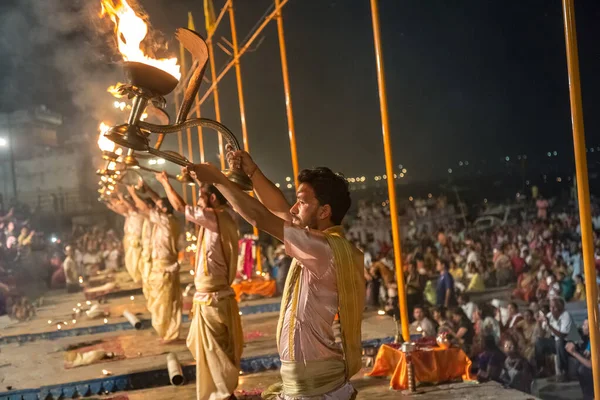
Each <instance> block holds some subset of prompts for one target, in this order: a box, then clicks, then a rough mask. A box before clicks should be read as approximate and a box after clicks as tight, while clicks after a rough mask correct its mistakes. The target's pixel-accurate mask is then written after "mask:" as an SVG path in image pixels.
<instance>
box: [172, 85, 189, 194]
mask: <svg viewBox="0 0 600 400" xmlns="http://www.w3.org/2000/svg"><path fill="white" fill-rule="evenodd" d="M173 100H174V103H175V109H176V110H179V96H178V95H177V93H174V95H173ZM177 148H178V149H179V154H183V138H182V135H181V131H178V132H177ZM181 188H182V189H181V190H182V196H183V199H184V200H185V201H186V202H187V185H186V184H185V182H182V183H181Z"/></svg>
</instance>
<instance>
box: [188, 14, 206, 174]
mask: <svg viewBox="0 0 600 400" xmlns="http://www.w3.org/2000/svg"><path fill="white" fill-rule="evenodd" d="M188 29H191V30H192V31H195V30H196V26H195V25H194V17H193V16H192V13H191V12H189V11H188ZM198 100H199V97H198V93H196V101H195V102H194V108H195V109H196V117H197V118H200V114H201V113H200V102H199V101H198ZM198 150H200V162H201V163H203V162H204V137H203V135H202V127H201V126H200V125H198Z"/></svg>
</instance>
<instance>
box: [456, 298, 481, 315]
mask: <svg viewBox="0 0 600 400" xmlns="http://www.w3.org/2000/svg"><path fill="white" fill-rule="evenodd" d="M457 301H458V305H459V306H460V308H462V310H463V311H464V312H465V315H466V316H467V318H469V320H470V321H471V322H474V321H473V319H474V318H473V315H474V314H475V311H476V310H477V309H478V308H477V305H476V304H475V303H473V302H472V301H471V299H470V297H469V295H468V294H467V293H461V294H459V295H458V297H457Z"/></svg>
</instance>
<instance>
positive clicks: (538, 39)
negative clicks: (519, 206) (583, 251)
mask: <svg viewBox="0 0 600 400" xmlns="http://www.w3.org/2000/svg"><path fill="white" fill-rule="evenodd" d="M3 3H4V2H3ZM17 3H18V4H19V5H18V7H17V5H16V4H17ZM41 3H42V0H28V1H25V2H17V1H15V0H13V1H12V4H11V1H8V2H6V4H3V5H2V6H0V23H1V22H5V23H11V24H12V25H9V26H8V27H6V26H5V27H4V28H3V29H2V32H0V33H3V34H4V35H3V37H2V39H1V43H0V44H1V46H0V51H1V52H2V53H4V55H5V57H0V59H4V61H1V62H0V70H3V75H4V78H2V79H3V82H2V84H3V86H4V88H5V91H4V92H5V93H4V94H3V95H2V97H3V98H2V99H1V101H0V107H1V108H2V109H3V110H10V109H14V108H18V107H17V105H19V104H22V105H28V104H35V103H45V104H47V105H48V106H49V107H50V108H53V109H56V110H58V111H60V112H62V113H63V114H64V115H65V117H66V120H67V127H66V130H67V132H71V133H72V132H79V131H80V130H81V129H86V130H89V129H90V127H91V129H92V130H93V127H95V126H96V125H97V122H99V119H101V118H103V117H102V114H103V112H104V109H105V108H106V115H107V116H108V118H112V119H114V121H112V122H114V123H116V122H120V121H118V120H116V119H118V118H119V116H118V115H115V114H114V110H110V103H111V99H110V96H108V95H105V94H104V93H103V90H102V88H104V87H106V86H108V85H109V84H113V83H114V82H113V81H114V80H115V79H116V78H118V77H119V74H120V72H119V70H118V68H117V67H116V65H115V64H114V62H115V61H117V59H118V58H116V57H115V56H114V54H111V52H110V51H108V50H109V49H108V47H107V46H106V45H105V44H106V38H107V37H110V35H108V36H107V35H99V34H98V32H99V31H98V30H99V29H106V26H98V24H89V23H86V18H91V17H90V15H91V14H90V7H92V6H96V4H95V2H94V1H92V0H85V1H81V2H74V3H75V5H71V6H70V8H69V7H67V8H65V6H63V5H60V2H59V1H58V0H48V2H47V3H46V2H43V3H44V4H53V5H55V6H56V7H57V9H58V8H60V9H59V10H58V11H60V14H59V15H60V16H62V17H63V18H66V19H67V20H68V21H69V23H72V26H70V27H69V29H63V28H64V26H65V23H62V22H60V20H59V21H58V22H57V21H56V18H52V20H53V22H49V21H48V20H47V18H48V17H47V16H48V15H53V14H52V12H51V11H52V10H48V8H49V7H51V6H49V5H46V6H45V7H46V8H47V9H46V11H45V13H44V12H40V10H39V8H40V4H41ZM223 3H224V1H220V0H217V1H215V8H216V12H217V14H218V12H219V10H220V8H221V5H222V4H223ZM140 4H141V5H142V6H143V8H144V9H145V10H146V12H147V13H148V14H149V17H150V21H151V22H152V24H153V28H154V29H155V30H159V31H162V32H163V33H164V35H165V37H166V38H167V39H168V40H170V41H171V52H172V54H177V46H176V43H175V42H174V41H173V40H172V38H173V32H174V30H175V29H176V28H177V27H179V26H185V25H186V23H187V11H192V12H193V14H194V18H195V22H196V27H197V30H198V31H199V32H200V33H202V34H204V18H203V12H202V2H201V1H198V0H170V1H168V2H165V1H163V0H140ZM235 4H236V18H237V25H238V35H239V40H240V42H242V43H243V40H244V38H245V37H246V35H247V34H248V32H249V31H250V30H251V29H252V27H253V26H254V25H255V24H256V22H257V21H258V20H259V18H260V17H261V16H262V15H263V14H264V12H265V11H266V10H267V8H268V7H269V5H270V4H271V2H270V1H269V0H237V1H236V2H235ZM27 7H31V10H33V11H31V10H28V9H27ZM96 9H99V6H98V7H96ZM380 9H381V25H382V40H383V46H384V61H385V68H386V78H387V83H388V99H389V106H390V123H391V128H392V135H393V144H394V162H395V164H396V166H397V165H398V164H402V165H403V166H404V167H405V168H407V169H408V170H409V171H408V177H410V180H411V181H422V180H428V179H433V178H439V177H441V176H445V175H447V170H448V168H453V169H458V162H459V160H469V161H470V166H471V168H472V172H473V173H475V170H476V169H490V170H493V169H494V168H502V162H501V160H502V159H504V158H505V156H510V157H516V155H517V154H527V155H528V157H529V159H530V160H532V161H531V162H536V160H537V158H539V159H542V160H543V159H544V157H545V154H546V152H547V151H558V153H559V157H557V158H555V159H554V160H552V161H551V162H552V163H559V164H561V165H564V166H566V167H570V166H572V152H573V150H572V133H571V125H570V114H569V98H568V80H567V69H566V60H565V45H564V33H563V25H562V13H561V2H560V1H558V0H555V1H541V0H529V1H526V2H519V1H498V0H470V1H467V0H464V1H456V0H454V1H449V0H427V1H423V0H421V1H417V0H413V1H405V0H381V1H380ZM58 11H57V12H58ZM84 11H85V12H84ZM576 11H577V14H576V17H577V24H578V35H579V36H578V39H579V54H580V63H581V74H582V87H583V102H584V111H585V114H584V115H585V125H586V136H587V142H588V146H594V147H595V146H600V135H598V130H599V129H600V115H599V114H598V113H597V112H594V111H595V110H596V109H597V108H598V106H599V105H600V78H599V77H598V73H597V71H599V70H600V50H598V46H597V39H598V38H599V37H600V24H598V21H599V20H600V2H598V1H596V0H578V1H577V9H576ZM70 13H72V15H71V14H70ZM20 14H23V15H24V18H23V21H21V22H22V23H21V24H18V25H14V24H15V22H14V21H15V15H20ZM69 23H66V25H69ZM31 24H33V25H31ZM36 24H38V25H39V24H41V25H42V27H43V26H46V25H47V26H48V30H49V32H50V33H51V34H52V35H53V36H52V41H51V42H50V43H45V44H44V43H43V41H42V43H40V39H39V35H36V37H34V38H32V36H31V29H32V28H31V26H35V27H36V28H34V29H38V30H39V29H40V28H39V26H38V25H36ZM284 24H285V33H286V42H287V50H288V58H289V64H290V80H291V89H292V100H293V106H294V119H295V125H296V134H297V144H298V156H299V161H300V167H311V166H317V165H327V166H330V167H331V168H332V169H334V170H337V171H340V172H343V173H344V174H345V175H347V176H361V175H365V176H366V177H367V178H368V179H371V180H372V179H373V177H374V176H375V175H381V174H383V173H384V161H383V149H382V139H381V127H380V115H379V102H378V94H377V81H376V73H375V60H374V49H373V37H372V26H371V16H370V7H369V1H368V0H290V1H289V3H288V4H287V5H286V7H285V8H284ZM61 27H62V28H61ZM19 29H21V30H23V35H22V37H20V36H19ZM15 30H16V31H15ZM7 35H8V36H9V37H7ZM28 35H29V36H28ZM216 36H217V37H221V36H223V37H225V38H227V39H229V38H230V31H229V20H228V18H225V19H224V20H223V24H222V25H221V26H220V28H219V30H218V31H217V34H216ZM263 37H264V39H263V40H262V41H261V43H260V46H259V47H258V48H257V49H256V50H255V51H254V52H251V53H247V54H246V55H245V56H244V57H243V58H242V61H241V67H242V73H243V79H244V91H245V93H244V94H245V99H246V110H247V123H248V132H249V141H250V150H251V153H252V154H253V156H254V157H255V159H256V160H257V161H258V162H259V164H260V165H261V166H263V169H264V170H265V172H266V173H267V175H269V176H271V177H272V178H273V179H274V180H275V181H278V182H283V181H284V178H285V176H288V175H291V170H292V169H291V162H290V151H289V142H288V140H287V123H286V116H285V106H284V97H283V96H284V94H283V84H282V78H281V69H280V58H279V48H278V41H277V30H276V25H275V23H274V22H272V23H271V24H270V25H269V26H268V27H267V29H266V30H265V31H264V34H263ZM28 40H34V41H35V43H34V44H33V45H28V43H27V41H28ZM15 41H16V42H17V43H19V42H20V41H21V43H22V44H23V46H16V45H15ZM41 46H43V52H41V53H43V54H41V55H39V56H37V57H35V59H31V57H26V56H24V54H23V52H30V53H31V52H32V51H34V50H35V49H38V48H40V47H41ZM32 49H33V50H32ZM75 50H78V51H75ZM64 52H67V54H68V55H69V56H70V58H68V59H67V60H68V62H67V61H64V62H61V60H62V59H63V58H62V57H61V55H62V54H64ZM215 52H216V55H217V65H218V67H217V69H218V70H219V71H220V70H221V68H222V67H223V66H224V65H225V63H226V62H227V59H228V56H227V55H226V54H225V53H224V52H223V51H221V50H220V49H218V48H217V49H216V51H215ZM15 58H18V59H19V61H18V62H15V61H14V59H15ZM111 63H112V64H111ZM65 64H67V66H65ZM80 64H81V65H80ZM188 64H189V62H188ZM87 71H89V77H90V79H81V77H82V76H86V74H88V72H87ZM207 76H210V73H209V72H207ZM207 87H208V84H204V85H203V86H202V88H201V92H203V91H204V90H206V88H207ZM219 90H220V94H221V110H222V116H223V122H224V123H225V124H226V125H227V126H228V127H230V128H231V129H232V130H233V131H234V132H235V133H238V134H239V138H240V139H241V130H240V126H239V108H238V102H237V92H236V82H235V75H234V71H233V69H232V70H231V71H230V72H229V74H228V76H227V77H226V78H225V79H224V81H223V83H222V84H221V85H220V87H219ZM82 92H85V93H86V95H85V96H84V97H85V101H82V100H81V99H80V97H81V96H82V94H81V93H82ZM88 94H89V95H91V96H92V97H89V96H87V95H88ZM74 98H75V102H77V103H78V105H77V106H74V105H73V99H74ZM105 104H106V105H105ZM202 113H203V116H205V117H209V118H212V117H214V103H213V102H212V99H211V100H210V101H207V102H206V103H205V104H204V105H203V107H202ZM122 118H123V119H125V116H122ZM92 120H93V122H92ZM92 133H93V132H92ZM209 135H210V136H209ZM205 137H206V138H207V139H206V142H207V143H206V146H207V148H208V149H209V150H210V151H207V157H208V160H209V161H213V162H217V157H216V152H217V145H216V135H212V134H209V133H207V134H205ZM167 146H169V147H170V148H173V149H175V148H176V142H175V141H174V140H170V141H168V142H167ZM197 147H198V145H197V142H196V141H194V149H197ZM196 157H197V155H196ZM196 159H197V158H196ZM544 162H546V163H548V162H549V161H548V160H545V161H544ZM484 172H485V171H484ZM465 173H467V174H469V173H470V172H469V171H468V170H467V169H466V168H465Z"/></svg>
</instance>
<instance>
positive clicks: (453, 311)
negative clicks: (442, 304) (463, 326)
mask: <svg viewBox="0 0 600 400" xmlns="http://www.w3.org/2000/svg"><path fill="white" fill-rule="evenodd" d="M448 311H449V312H450V314H453V315H457V316H459V317H460V319H462V320H467V319H468V318H467V314H465V312H464V311H463V309H462V308H460V307H452V308H450V309H449V310H448Z"/></svg>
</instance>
